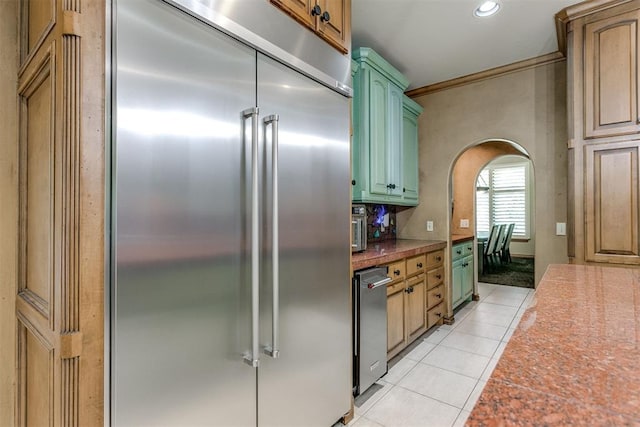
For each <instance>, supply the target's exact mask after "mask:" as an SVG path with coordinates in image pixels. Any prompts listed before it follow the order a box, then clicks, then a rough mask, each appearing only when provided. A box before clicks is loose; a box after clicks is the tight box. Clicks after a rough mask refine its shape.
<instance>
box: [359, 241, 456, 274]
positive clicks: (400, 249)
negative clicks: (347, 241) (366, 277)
mask: <svg viewBox="0 0 640 427" xmlns="http://www.w3.org/2000/svg"><path fill="white" fill-rule="evenodd" d="M446 246H447V242H445V241H444V240H411V239H398V240H387V241H384V242H379V243H370V244H369V245H367V250H366V251H364V252H359V253H355V254H353V255H352V256H351V264H352V266H353V269H354V270H360V269H362V268H367V267H373V266H374V265H380V264H386V263H388V262H392V261H395V260H398V259H400V258H406V257H410V256H413V255H418V254H423V253H426V252H433V251H437V250H438V249H442V248H445V247H446Z"/></svg>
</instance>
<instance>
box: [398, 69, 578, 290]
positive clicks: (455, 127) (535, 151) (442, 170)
mask: <svg viewBox="0 0 640 427" xmlns="http://www.w3.org/2000/svg"><path fill="white" fill-rule="evenodd" d="M415 101H416V102H418V103H419V104H420V105H422V106H423V107H424V109H425V110H424V113H422V115H421V116H420V118H419V124H418V127H419V129H418V131H419V140H420V153H419V156H420V206H418V207H417V208H413V209H407V210H405V211H402V212H399V213H398V234H399V237H402V238H419V239H442V240H446V239H448V237H449V233H450V230H449V221H450V219H449V218H450V195H449V179H450V174H451V170H452V167H453V164H454V161H455V160H456V158H457V157H458V155H459V154H460V153H462V152H463V151H464V150H465V149H466V148H468V147H469V146H472V145H476V144H478V143H480V142H483V141H487V140H497V139H505V140H509V141H513V142H515V143H517V144H519V145H521V146H522V147H524V148H525V149H526V150H527V152H528V153H529V155H530V158H531V160H532V162H533V166H534V176H535V202H534V206H535V208H534V212H535V219H534V221H535V230H536V247H535V269H536V272H535V274H536V283H538V281H539V280H540V278H541V276H542V275H543V274H544V271H545V270H546V268H547V265H549V264H550V263H564V262H567V261H568V258H567V240H566V237H565V236H556V235H555V223H556V222H566V220H567V146H566V141H567V115H566V63H565V61H560V62H556V63H552V64H546V65H541V66H538V67H536V68H532V69H528V70H523V71H519V72H515V73H511V74H507V75H503V76H500V77H496V78H493V79H489V80H484V81H480V82H476V83H472V84H468V85H464V86H459V87H455V88H452V89H446V90H442V91H439V92H435V93H431V94H427V95H423V96H420V97H418V98H415ZM427 220H431V221H434V231H433V232H427V231H426V227H425V223H426V221H427Z"/></svg>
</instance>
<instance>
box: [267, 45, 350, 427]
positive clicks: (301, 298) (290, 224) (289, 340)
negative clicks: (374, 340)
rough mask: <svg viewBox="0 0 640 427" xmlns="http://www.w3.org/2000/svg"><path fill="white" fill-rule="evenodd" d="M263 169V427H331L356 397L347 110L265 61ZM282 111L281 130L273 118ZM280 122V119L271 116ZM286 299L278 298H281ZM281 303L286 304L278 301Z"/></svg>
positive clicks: (337, 98) (338, 99)
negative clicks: (269, 352) (272, 353)
mask: <svg viewBox="0 0 640 427" xmlns="http://www.w3.org/2000/svg"><path fill="white" fill-rule="evenodd" d="M257 69H258V71H257V74H258V105H259V106H260V112H261V121H260V123H261V126H262V130H261V133H262V135H261V136H262V146H261V149H262V151H263V159H264V161H263V164H264V166H265V167H264V169H263V172H262V173H261V175H262V177H263V179H262V182H263V189H262V194H263V198H264V201H263V203H262V205H263V207H264V209H263V220H262V223H263V230H265V231H264V234H263V237H262V240H263V247H264V248H265V252H264V256H263V262H262V266H263V268H262V280H261V294H260V312H261V320H260V325H261V335H260V344H261V347H262V348H267V349H269V348H271V347H272V346H273V338H274V336H273V327H274V325H273V320H274V319H273V312H272V309H273V304H274V301H276V303H278V305H279V319H278V320H279V322H277V323H278V325H279V327H278V325H276V328H277V330H276V332H277V334H276V335H277V339H278V341H279V343H278V344H279V346H278V350H279V354H278V358H276V359H274V358H271V357H268V356H264V355H263V356H262V358H261V361H260V368H259V369H258V425H260V426H329V425H332V424H333V423H334V422H335V421H337V420H338V419H339V418H340V417H341V416H343V415H344V414H345V413H346V412H347V411H348V410H349V405H350V399H351V393H350V391H351V384H350V378H351V371H350V363H351V337H350V335H351V314H350V307H349V293H350V289H349V254H350V245H349V218H350V217H349V209H350V195H349V181H350V175H349V104H348V102H347V98H345V97H343V96H341V95H339V94H337V93H335V92H333V91H331V90H329V89H327V88H326V87H324V86H322V85H320V84H318V83H316V82H314V81H312V80H310V79H308V78H305V77H304V76H302V75H301V74H299V73H297V72H295V71H293V70H291V69H289V68H287V67H285V66H284V65H282V64H280V63H278V62H275V61H273V60H271V59H269V58H267V57H265V56H263V55H261V54H259V55H258V67H257ZM273 115H277V118H278V120H277V132H274V128H273V125H274V123H273V122H272V121H269V120H267V122H265V121H264V120H263V119H262V118H265V117H269V116H273ZM272 118H273V117H272ZM274 133H275V134H277V140H278V153H279V155H278V165H279V166H278V174H277V183H278V190H279V191H278V194H279V197H278V199H279V203H278V205H277V211H278V212H279V227H278V231H279V233H278V234H279V239H278V240H279V245H278V249H279V279H280V280H279V293H278V296H276V298H274V295H273V281H272V268H273V253H272V252H271V250H270V248H271V247H272V239H273V232H272V227H271V224H273V216H272V215H273V211H274V205H273V202H272V201H273V187H272V184H271V182H272V176H273V170H272V166H271V165H272V157H271V156H272V154H271V153H272V151H273V150H272V145H273V142H274V141H273V135H274ZM278 297H279V298H278ZM278 299H279V301H278Z"/></svg>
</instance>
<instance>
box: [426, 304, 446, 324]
mask: <svg viewBox="0 0 640 427" xmlns="http://www.w3.org/2000/svg"><path fill="white" fill-rule="evenodd" d="M444 315H445V312H444V302H441V303H440V304H438V305H436V306H435V307H433V308H432V309H431V310H429V311H428V312H427V327H428V328H430V327H432V326H433V325H435V324H436V323H438V322H439V321H440V319H442V318H443V317H444Z"/></svg>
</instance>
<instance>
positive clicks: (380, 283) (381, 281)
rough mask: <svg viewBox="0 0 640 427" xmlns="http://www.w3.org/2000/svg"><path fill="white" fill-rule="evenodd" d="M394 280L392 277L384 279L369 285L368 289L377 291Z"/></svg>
mask: <svg viewBox="0 0 640 427" xmlns="http://www.w3.org/2000/svg"><path fill="white" fill-rule="evenodd" d="M392 281H393V279H391V277H385V278H384V279H381V280H378V281H376V282H371V283H367V285H366V287H367V288H368V289H375V288H377V287H378V286H383V285H386V284H387V283H391V282H392Z"/></svg>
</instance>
